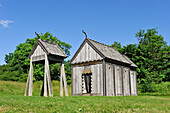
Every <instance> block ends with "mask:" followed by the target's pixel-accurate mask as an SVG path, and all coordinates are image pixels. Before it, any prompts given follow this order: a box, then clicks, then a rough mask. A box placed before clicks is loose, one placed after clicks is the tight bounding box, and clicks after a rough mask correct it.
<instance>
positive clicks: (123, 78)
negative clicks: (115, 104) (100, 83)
mask: <svg viewBox="0 0 170 113" xmlns="http://www.w3.org/2000/svg"><path fill="white" fill-rule="evenodd" d="M120 68H121V76H122V95H123V96H124V83H123V80H124V78H123V66H121V67H120Z"/></svg>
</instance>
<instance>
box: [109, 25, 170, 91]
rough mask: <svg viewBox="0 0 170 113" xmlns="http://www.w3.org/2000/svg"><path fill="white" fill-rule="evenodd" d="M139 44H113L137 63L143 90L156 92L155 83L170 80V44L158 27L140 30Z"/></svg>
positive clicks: (138, 76) (138, 34)
mask: <svg viewBox="0 0 170 113" xmlns="http://www.w3.org/2000/svg"><path fill="white" fill-rule="evenodd" d="M136 37H137V39H138V44H128V45H126V46H123V47H121V44H120V43H119V42H114V45H111V46H112V47H114V48H115V49H117V50H118V51H119V52H120V53H121V54H124V55H126V56H127V57H128V58H129V59H131V60H132V61H133V62H134V63H136V64H137V66H138V68H137V70H136V71H137V78H138V83H139V84H140V85H141V87H142V92H147V91H148V92H154V91H155V89H154V85H153V84H158V83H160V82H163V81H164V82H165V81H170V46H168V45H167V43H166V42H165V41H164V38H163V37H162V36H161V35H159V34H158V31H157V28H154V29H147V31H145V30H139V32H137V33H136Z"/></svg>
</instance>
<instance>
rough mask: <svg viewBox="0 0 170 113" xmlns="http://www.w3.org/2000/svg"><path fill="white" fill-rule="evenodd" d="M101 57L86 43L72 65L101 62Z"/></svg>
mask: <svg viewBox="0 0 170 113" xmlns="http://www.w3.org/2000/svg"><path fill="white" fill-rule="evenodd" d="M101 59H102V57H101V56H100V55H99V54H98V53H97V52H96V51H95V50H94V49H93V48H92V47H91V46H90V45H89V44H88V43H87V42H86V43H85V44H84V46H83V47H82V49H81V50H80V52H79V53H78V54H77V56H76V57H75V59H74V60H73V62H72V64H74V63H80V62H88V61H94V60H101Z"/></svg>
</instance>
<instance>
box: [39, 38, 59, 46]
mask: <svg viewBox="0 0 170 113" xmlns="http://www.w3.org/2000/svg"><path fill="white" fill-rule="evenodd" d="M40 40H41V41H43V42H47V43H50V44H54V45H56V43H53V42H51V41H48V40H43V39H40Z"/></svg>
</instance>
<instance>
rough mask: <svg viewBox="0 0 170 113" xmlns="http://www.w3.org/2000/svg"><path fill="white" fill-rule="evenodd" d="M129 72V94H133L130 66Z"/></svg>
mask: <svg viewBox="0 0 170 113" xmlns="http://www.w3.org/2000/svg"><path fill="white" fill-rule="evenodd" d="M128 73H129V94H130V95H131V94H132V93H131V77H130V68H128Z"/></svg>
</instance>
